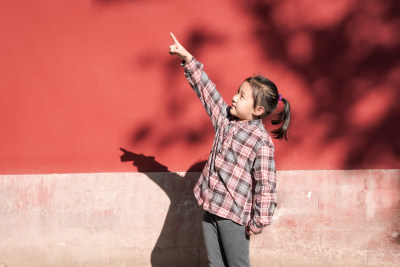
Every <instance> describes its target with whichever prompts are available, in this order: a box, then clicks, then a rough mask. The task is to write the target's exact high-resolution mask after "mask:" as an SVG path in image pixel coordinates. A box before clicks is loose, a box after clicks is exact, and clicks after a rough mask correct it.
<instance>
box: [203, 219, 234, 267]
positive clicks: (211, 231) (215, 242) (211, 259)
mask: <svg viewBox="0 0 400 267" xmlns="http://www.w3.org/2000/svg"><path fill="white" fill-rule="evenodd" d="M202 226H203V236H204V242H205V245H206V250H207V258H208V264H209V266H212V267H214V266H215V267H225V266H228V264H227V263H226V258H225V255H224V252H223V249H222V246H221V239H220V237H219V233H218V226H217V216H215V215H213V214H210V213H208V212H204V214H203V222H202Z"/></svg>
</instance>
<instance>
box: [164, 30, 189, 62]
mask: <svg viewBox="0 0 400 267" xmlns="http://www.w3.org/2000/svg"><path fill="white" fill-rule="evenodd" d="M170 34H171V37H172V39H173V40H174V44H173V45H171V46H170V47H169V53H170V54H171V55H177V56H178V57H179V58H180V59H182V60H183V61H185V62H189V61H190V60H191V59H192V58H193V56H192V55H191V54H190V53H189V52H188V51H187V50H186V49H185V48H184V47H183V46H182V45H181V44H180V43H179V42H178V40H177V39H176V38H175V36H174V35H173V34H172V32H170Z"/></svg>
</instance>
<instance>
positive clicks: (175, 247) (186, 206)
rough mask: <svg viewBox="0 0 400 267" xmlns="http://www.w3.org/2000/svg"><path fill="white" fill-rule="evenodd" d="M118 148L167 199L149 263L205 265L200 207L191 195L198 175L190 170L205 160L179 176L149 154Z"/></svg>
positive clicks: (196, 167)
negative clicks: (163, 218) (164, 212)
mask: <svg viewBox="0 0 400 267" xmlns="http://www.w3.org/2000/svg"><path fill="white" fill-rule="evenodd" d="M120 149H121V151H122V152H124V154H123V155H121V161H122V162H127V161H132V163H133V165H134V166H136V167H137V169H138V171H139V172H143V173H146V175H147V177H149V178H150V179H151V180H152V181H153V182H154V183H156V184H157V185H158V186H159V187H160V188H161V189H162V190H164V192H165V193H166V194H167V195H168V197H169V199H170V206H169V209H168V212H167V216H166V218H165V222H164V226H163V228H162V230H161V233H160V236H159V237H158V240H157V242H156V244H155V246H154V249H153V251H152V253H151V264H152V266H206V265H207V259H206V252H205V247H204V241H203V236H202V230H201V218H202V210H201V208H200V207H198V205H197V201H196V199H195V198H194V196H193V188H194V185H195V183H196V181H197V179H198V178H199V174H198V173H197V172H194V171H197V170H199V169H201V168H202V167H204V165H205V161H202V162H198V163H195V164H193V165H192V166H191V167H190V168H189V169H188V170H187V171H186V172H185V176H183V177H182V176H180V175H179V174H177V173H174V172H171V171H170V170H168V167H167V166H165V165H163V164H161V163H159V162H158V161H156V160H155V158H154V157H153V156H145V155H143V154H136V153H133V152H130V151H127V150H125V149H123V148H120Z"/></svg>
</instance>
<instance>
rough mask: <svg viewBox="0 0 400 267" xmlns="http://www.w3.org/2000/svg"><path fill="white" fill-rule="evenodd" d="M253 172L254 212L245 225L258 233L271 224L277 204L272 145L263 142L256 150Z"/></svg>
mask: <svg viewBox="0 0 400 267" xmlns="http://www.w3.org/2000/svg"><path fill="white" fill-rule="evenodd" d="M253 174H254V182H255V188H254V206H253V212H254V213H253V216H252V218H251V219H250V221H249V223H248V225H247V226H248V228H249V229H250V230H251V231H252V232H253V233H255V234H258V233H261V232H262V231H263V229H264V227H265V226H267V225H269V224H271V220H272V215H273V214H274V212H275V207H276V205H277V200H276V191H275V187H276V171H275V160H274V148H273V147H272V146H270V145H268V144H265V145H262V146H261V147H260V148H259V149H258V150H257V155H256V159H255V162H254V165H253Z"/></svg>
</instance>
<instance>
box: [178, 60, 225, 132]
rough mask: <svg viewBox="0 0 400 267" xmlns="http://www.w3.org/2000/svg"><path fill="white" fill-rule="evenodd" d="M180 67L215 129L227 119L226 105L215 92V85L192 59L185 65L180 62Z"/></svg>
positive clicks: (198, 63) (199, 64)
mask: <svg viewBox="0 0 400 267" xmlns="http://www.w3.org/2000/svg"><path fill="white" fill-rule="evenodd" d="M181 65H182V67H183V69H184V70H185V76H186V79H187V80H188V82H189V84H190V86H191V87H192V88H193V90H194V91H195V92H196V94H197V96H198V97H199V99H200V101H201V103H202V104H203V106H204V108H205V109H206V112H207V114H208V116H210V118H211V121H212V123H213V125H214V128H217V126H218V124H219V122H220V121H222V119H223V118H226V117H227V113H228V112H227V108H228V105H227V104H226V103H225V102H224V100H223V99H222V97H221V95H220V93H219V92H218V91H217V89H216V86H215V84H214V83H213V82H212V81H211V80H210V78H208V76H207V74H206V73H205V72H204V70H203V64H202V63H200V62H198V61H197V60H195V59H194V58H192V60H190V61H189V62H187V63H186V62H182V64H181Z"/></svg>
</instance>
